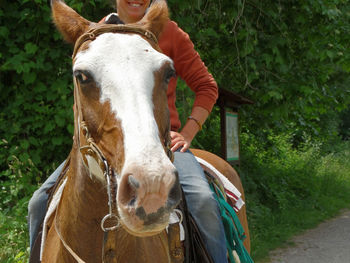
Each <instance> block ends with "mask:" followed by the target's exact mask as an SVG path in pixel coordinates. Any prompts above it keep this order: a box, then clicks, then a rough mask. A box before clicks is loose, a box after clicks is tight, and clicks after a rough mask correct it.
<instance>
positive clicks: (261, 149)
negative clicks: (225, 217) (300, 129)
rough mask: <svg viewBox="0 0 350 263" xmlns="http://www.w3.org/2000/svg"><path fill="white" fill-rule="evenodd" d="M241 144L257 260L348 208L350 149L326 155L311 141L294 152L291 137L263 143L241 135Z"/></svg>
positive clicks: (338, 147)
mask: <svg viewBox="0 0 350 263" xmlns="http://www.w3.org/2000/svg"><path fill="white" fill-rule="evenodd" d="M241 140H242V145H243V146H242V153H243V160H242V163H243V165H242V167H240V169H239V171H240V175H241V178H242V181H243V184H244V186H245V193H246V200H247V209H248V219H249V223H250V230H251V234H252V242H253V255H254V257H255V258H261V257H262V256H266V254H267V252H268V250H269V249H272V248H274V247H276V246H277V245H280V244H281V242H283V241H286V240H287V238H289V237H290V236H291V235H292V234H295V233H296V232H298V231H300V230H302V229H306V228H310V227H313V226H315V225H316V224H317V223H319V222H320V221H321V220H322V219H324V218H328V217H330V216H333V215H335V213H336V212H337V211H338V210H339V209H340V208H344V207H347V206H348V204H349V202H350V164H349V162H348V159H349V157H350V151H349V149H350V147H349V146H350V145H349V143H345V144H344V143H342V144H338V145H334V146H336V147H334V148H335V149H334V150H335V151H333V152H325V151H323V150H322V148H323V147H324V146H323V145H321V144H320V143H314V142H310V141H309V142H307V143H305V144H304V145H303V146H302V147H300V148H298V149H296V148H294V147H293V144H292V141H293V134H290V133H289V134H283V135H274V134H273V133H271V132H269V133H268V135H267V140H266V141H265V143H262V142H261V141H260V138H259V139H257V138H256V137H254V136H253V135H251V134H247V133H244V134H242V136H241ZM305 140H306V141H307V139H305ZM322 146H323V147H322Z"/></svg>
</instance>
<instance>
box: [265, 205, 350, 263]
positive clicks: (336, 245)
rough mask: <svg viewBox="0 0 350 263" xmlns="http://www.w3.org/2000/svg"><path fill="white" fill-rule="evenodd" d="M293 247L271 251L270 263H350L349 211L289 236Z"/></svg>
mask: <svg viewBox="0 0 350 263" xmlns="http://www.w3.org/2000/svg"><path fill="white" fill-rule="evenodd" d="M292 242H294V243H295V246H293V247H288V248H284V249H277V250H274V251H272V252H271V253H270V258H271V261H270V262H271V263H350V211H349V210H346V211H343V213H341V215H339V216H338V217H336V218H333V219H331V220H328V221H326V222H323V223H321V224H320V225H319V226H318V227H317V228H315V229H312V230H308V231H307V232H305V233H304V234H302V235H300V236H296V237H294V238H293V239H292Z"/></svg>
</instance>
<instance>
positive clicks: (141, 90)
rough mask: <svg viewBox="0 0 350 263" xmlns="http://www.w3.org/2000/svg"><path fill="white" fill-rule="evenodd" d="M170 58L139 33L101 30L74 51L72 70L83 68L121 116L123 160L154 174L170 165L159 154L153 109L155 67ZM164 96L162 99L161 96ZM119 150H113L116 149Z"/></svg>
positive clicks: (162, 152)
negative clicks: (103, 31) (82, 49)
mask: <svg viewBox="0 0 350 263" xmlns="http://www.w3.org/2000/svg"><path fill="white" fill-rule="evenodd" d="M166 62H170V63H172V61H171V59H170V58H168V57H167V56H165V55H164V54H162V53H159V52H158V51H156V50H155V49H153V48H152V46H151V45H150V44H149V43H148V42H147V41H146V40H144V39H143V38H142V37H141V36H139V35H129V34H113V33H106V34H103V35H100V36H98V37H97V38H96V40H94V41H92V42H91V43H90V44H89V48H88V49H87V50H84V51H81V52H79V53H78V54H77V56H76V60H75V64H74V67H73V70H74V71H75V70H87V71H89V72H90V73H91V75H92V76H93V77H94V80H95V82H96V83H97V85H98V87H99V88H100V98H101V103H103V102H105V101H109V102H110V105H111V108H112V111H113V112H114V113H115V116H116V118H117V119H119V120H120V121H121V125H122V130H123V137H124V149H125V152H124V154H125V164H124V167H127V166H128V165H129V164H132V165H134V164H136V165H141V167H143V166H144V165H147V167H148V168H147V169H148V170H151V171H152V172H155V173H157V172H158V173H159V172H162V171H159V170H160V169H164V165H165V166H167V167H168V168H169V166H170V167H173V166H172V164H171V162H170V161H169V159H168V158H167V157H166V155H165V154H164V150H163V147H162V144H161V142H160V139H159V135H158V127H157V124H156V121H155V118H154V113H153V107H154V105H153V99H152V97H153V88H154V83H155V80H154V76H155V75H154V72H155V71H157V70H158V69H160V68H161V66H162V65H163V64H164V63H166ZM165 99H166V98H165ZM117 150H118V149H116V151H117Z"/></svg>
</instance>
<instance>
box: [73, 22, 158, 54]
mask: <svg viewBox="0 0 350 263" xmlns="http://www.w3.org/2000/svg"><path fill="white" fill-rule="evenodd" d="M104 33H134V34H138V35H141V36H143V37H145V38H147V39H148V40H150V41H152V42H153V43H154V44H156V45H158V40H157V37H156V36H155V35H154V34H153V33H152V32H151V31H149V30H147V29H144V28H142V25H138V24H132V25H123V24H119V25H115V24H98V25H97V27H94V28H92V29H90V30H88V31H87V32H85V33H84V34H83V35H81V36H80V37H79V38H78V40H77V41H76V42H75V45H74V51H73V55H72V58H73V59H74V58H75V56H76V55H77V53H78V50H79V48H80V46H81V45H82V44H83V43H84V42H85V41H88V40H94V39H95V38H96V37H98V36H99V35H101V34H104Z"/></svg>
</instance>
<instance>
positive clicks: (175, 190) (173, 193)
mask: <svg viewBox="0 0 350 263" xmlns="http://www.w3.org/2000/svg"><path fill="white" fill-rule="evenodd" d="M175 178H176V179H175V183H174V185H173V187H172V188H171V189H170V192H169V195H168V201H167V205H168V206H169V207H175V206H177V205H178V203H179V202H180V199H181V186H180V181H179V174H178V172H177V171H175Z"/></svg>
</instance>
